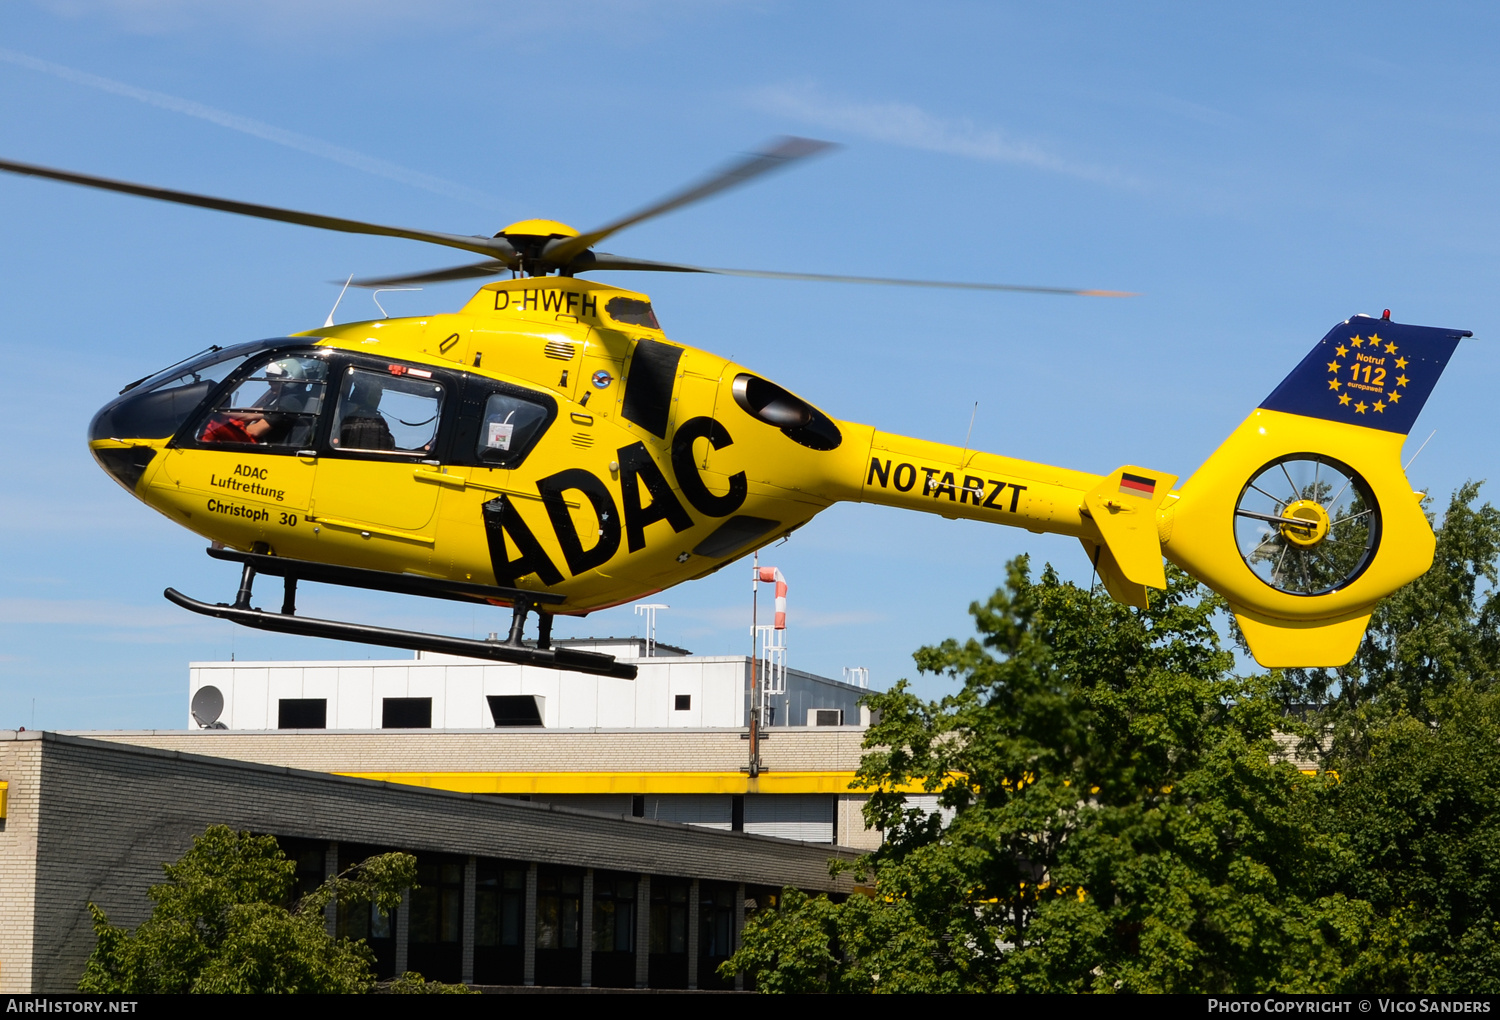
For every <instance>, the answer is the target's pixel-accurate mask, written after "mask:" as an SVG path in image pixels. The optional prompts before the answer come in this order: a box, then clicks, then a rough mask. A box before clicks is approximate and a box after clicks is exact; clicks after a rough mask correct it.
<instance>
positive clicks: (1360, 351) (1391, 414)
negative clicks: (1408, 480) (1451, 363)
mask: <svg viewBox="0 0 1500 1020" xmlns="http://www.w3.org/2000/svg"><path fill="white" fill-rule="evenodd" d="M1473 335H1474V334H1473V333H1470V332H1469V331H1468V330H1461V329H1438V328H1436V327H1433V326H1408V325H1405V324H1404V323H1399V322H1391V321H1390V320H1389V319H1375V318H1371V317H1369V316H1366V315H1356V316H1355V317H1354V318H1352V319H1349V320H1348V321H1347V322H1341V323H1339V324H1338V325H1337V326H1335V327H1333V329H1331V330H1329V331H1328V335H1327V336H1325V337H1324V338H1323V339H1322V340H1321V341H1320V342H1319V343H1318V346H1316V347H1314V348H1313V349H1312V352H1311V353H1310V354H1308V356H1307V357H1305V358H1303V359H1302V363H1301V364H1300V365H1298V366H1297V367H1296V368H1295V369H1293V370H1292V374H1291V375H1289V376H1287V377H1286V378H1285V379H1283V380H1282V381H1281V385H1280V386H1277V387H1276V389H1275V390H1274V391H1272V393H1271V395H1270V396H1269V397H1267V398H1266V399H1265V400H1264V401H1262V402H1261V405H1260V406H1261V407H1263V408H1265V409H1266V410H1268V411H1285V412H1287V413H1289V414H1302V415H1307V416H1309V417H1313V418H1326V419H1327V420H1329V421H1341V422H1347V423H1348V424H1350V425H1363V426H1365V427H1366V428H1372V429H1384V430H1385V431H1387V432H1399V433H1401V434H1402V435H1406V434H1407V433H1408V432H1410V431H1411V427H1412V423H1413V422H1415V421H1416V420H1417V415H1418V413H1420V412H1421V410H1422V405H1423V404H1425V403H1427V398H1428V396H1430V395H1431V393H1432V388H1433V387H1434V386H1436V385H1437V381H1438V377H1439V376H1440V375H1442V374H1443V369H1444V368H1446V367H1447V365H1448V359H1449V358H1450V357H1452V355H1453V351H1454V348H1456V347H1457V346H1458V342H1459V340H1461V339H1463V338H1464V337H1467V336H1473Z"/></svg>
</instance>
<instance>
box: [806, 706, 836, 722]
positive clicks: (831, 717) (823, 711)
mask: <svg viewBox="0 0 1500 1020" xmlns="http://www.w3.org/2000/svg"><path fill="white" fill-rule="evenodd" d="M807 725H809V726H842V725H844V710H843V709H842V708H809V709H808V710H807Z"/></svg>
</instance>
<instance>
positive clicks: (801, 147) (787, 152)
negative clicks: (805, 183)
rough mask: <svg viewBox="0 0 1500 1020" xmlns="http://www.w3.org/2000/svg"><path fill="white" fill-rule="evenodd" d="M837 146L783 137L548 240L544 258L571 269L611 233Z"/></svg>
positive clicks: (543, 254) (807, 139) (813, 140)
mask: <svg viewBox="0 0 1500 1020" xmlns="http://www.w3.org/2000/svg"><path fill="white" fill-rule="evenodd" d="M831 148H834V144H833V143H832V142H820V141H817V140H816V139H813V138H795V137H788V138H780V139H777V140H776V141H775V143H774V144H772V145H771V146H770V147H768V148H766V149H765V150H763V151H761V152H752V153H750V154H749V155H747V156H745V157H743V158H742V159H739V160H736V161H735V162H733V163H730V164H729V165H728V166H726V167H724V168H723V169H722V170H719V171H718V172H717V173H714V174H711V175H709V176H708V177H707V178H705V179H704V180H702V181H699V182H698V183H697V184H693V185H690V186H688V187H686V188H683V189H682V190H681V191H676V192H673V193H672V194H670V195H668V196H667V197H665V198H663V199H661V200H660V201H658V202H655V203H653V204H651V205H648V206H646V207H645V208H644V209H640V210H638V211H636V212H634V213H631V214H630V215H629V216H626V217H624V218H623V219H618V220H615V221H614V222H613V223H610V224H608V225H606V226H603V227H600V228H598V229H597V230H592V231H590V232H589V233H587V234H580V235H578V236H577V237H565V238H558V239H557V240H555V241H551V242H548V244H547V247H545V248H543V249H542V258H543V259H545V260H546V261H547V262H549V263H551V264H552V265H555V266H561V267H563V268H564V269H567V268H570V267H571V263H572V262H573V260H574V259H575V258H577V257H578V256H579V255H581V254H583V252H584V251H586V250H587V249H589V248H592V247H593V246H594V245H596V244H598V243H599V242H600V241H602V240H604V239H605V238H606V237H609V236H610V235H611V234H615V233H618V232H619V231H621V230H624V229H625V228H626V227H630V226H634V225H635V224H637V223H640V222H642V221H644V220H649V219H652V218H653V217H656V216H662V215H664V214H666V213H669V212H672V211H673V210H674V209H681V208H682V207H683V206H685V205H691V204H692V203H694V202H701V201H703V200H704V199H705V198H708V197H710V196H712V195H717V194H718V193H719V192H721V191H725V190H727V189H729V188H733V187H736V186H737V185H740V184H744V183H746V182H748V181H751V180H754V179H755V178H757V177H759V176H761V175H762V174H766V173H770V172H771V171H772V170H778V169H780V168H782V167H784V166H788V165H790V164H791V163H793V162H795V161H797V160H799V159H806V158H807V157H808V156H814V155H817V154H818V153H820V152H824V151H826V150H828V149H831Z"/></svg>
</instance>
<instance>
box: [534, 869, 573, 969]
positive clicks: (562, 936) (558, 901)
mask: <svg viewBox="0 0 1500 1020" xmlns="http://www.w3.org/2000/svg"><path fill="white" fill-rule="evenodd" d="M536 878H537V881H536V983H537V984H539V985H559V986H560V985H569V986H572V985H577V984H578V983H579V982H580V980H581V979H582V975H583V948H582V942H583V938H582V935H583V931H582V927H583V909H582V908H583V871H582V870H581V869H573V868H560V867H543V868H538V869H537V876H536Z"/></svg>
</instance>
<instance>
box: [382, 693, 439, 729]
mask: <svg viewBox="0 0 1500 1020" xmlns="http://www.w3.org/2000/svg"><path fill="white" fill-rule="evenodd" d="M380 725H381V726H382V727H383V728H385V729H388V730H429V729H431V728H432V699H431V698H385V699H383V701H382V703H381V706H380Z"/></svg>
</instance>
